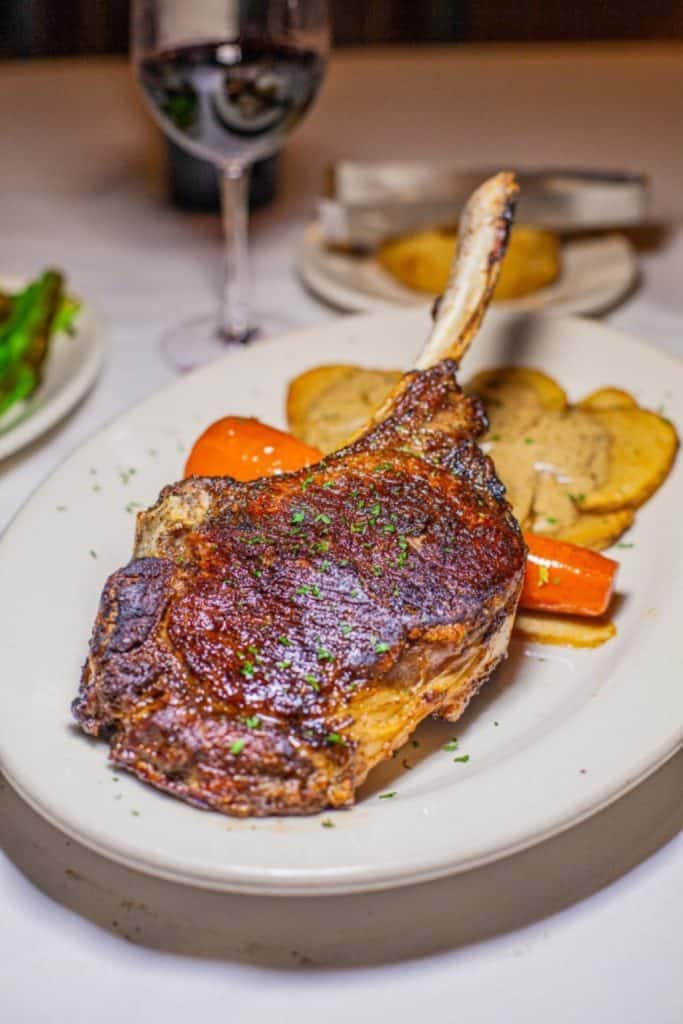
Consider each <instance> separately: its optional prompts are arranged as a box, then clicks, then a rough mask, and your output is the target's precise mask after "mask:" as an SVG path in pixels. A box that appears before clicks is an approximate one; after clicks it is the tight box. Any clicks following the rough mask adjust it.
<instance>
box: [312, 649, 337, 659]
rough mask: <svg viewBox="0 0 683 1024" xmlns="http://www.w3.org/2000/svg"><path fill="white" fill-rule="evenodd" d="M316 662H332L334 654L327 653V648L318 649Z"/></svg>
mask: <svg viewBox="0 0 683 1024" xmlns="http://www.w3.org/2000/svg"><path fill="white" fill-rule="evenodd" d="M316 656H317V658H318V661H334V654H332V651H328V649H327V647H319V648H318V650H317V651H316Z"/></svg>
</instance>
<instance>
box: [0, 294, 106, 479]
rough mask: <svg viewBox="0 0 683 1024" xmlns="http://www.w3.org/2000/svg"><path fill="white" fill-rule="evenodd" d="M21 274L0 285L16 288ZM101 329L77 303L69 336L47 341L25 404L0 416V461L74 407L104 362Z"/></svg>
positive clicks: (95, 318)
mask: <svg viewBox="0 0 683 1024" xmlns="http://www.w3.org/2000/svg"><path fill="white" fill-rule="evenodd" d="M25 283H26V282H25V280H24V279H23V278H18V277H7V276H5V275H3V276H2V277H0V288H1V289H3V290H5V289H7V290H9V291H17V290H18V289H19V288H21V287H23V285H24V284H25ZM104 349H105V342H104V328H103V326H102V323H101V321H100V320H99V318H98V317H97V316H96V314H95V312H94V311H93V309H92V308H91V307H90V306H88V305H87V304H85V303H84V304H83V305H82V306H81V309H80V310H79V311H78V316H77V317H76V322H75V324H74V333H73V334H58V335H57V336H56V337H55V338H53V339H52V340H51V341H50V348H49V350H48V354H47V358H46V360H45V366H44V367H43V379H42V382H41V384H40V386H39V387H38V388H37V389H36V391H34V393H33V394H32V395H31V396H30V398H28V399H27V400H26V401H25V402H21V403H17V405H15V406H12V408H11V409H8V410H7V412H6V413H5V415H4V416H2V417H0V459H3V458H5V456H7V455H12V454H13V453H14V452H16V451H19V449H20V448H23V447H24V446H25V445H27V444H30V442H31V441H35V439H36V438H37V437H40V435H41V434H44V433H45V431H46V430H49V429H50V427H53V426H54V425H55V423H57V422H59V420H61V419H62V417H64V416H66V414H67V413H68V412H71V410H72V409H73V408H74V406H75V405H77V404H78V402H79V401H80V400H81V398H83V396H84V395H85V394H86V393H87V392H88V391H89V390H90V388H91V387H92V385H93V384H94V383H95V379H96V378H97V375H98V373H99V371H100V368H101V366H102V362H103V360H104Z"/></svg>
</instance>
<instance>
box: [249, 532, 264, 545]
mask: <svg viewBox="0 0 683 1024" xmlns="http://www.w3.org/2000/svg"><path fill="white" fill-rule="evenodd" d="M265 543H266V538H265V537H264V536H263V534H262V533H257V534H256V535H255V536H254V537H250V538H249V540H248V541H247V547H249V548H250V547H252V545H253V544H265Z"/></svg>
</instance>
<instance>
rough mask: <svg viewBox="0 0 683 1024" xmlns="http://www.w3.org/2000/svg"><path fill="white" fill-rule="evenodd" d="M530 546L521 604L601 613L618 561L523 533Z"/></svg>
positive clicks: (610, 594)
mask: <svg viewBox="0 0 683 1024" xmlns="http://www.w3.org/2000/svg"><path fill="white" fill-rule="evenodd" d="M524 540H525V541H526V544H527V547H528V549H529V555H528V557H527V565H526V573H525V575H524V585H523V587H522V596H521V598H520V601H519V604H520V607H521V608H530V609H535V610H537V611H547V612H567V613H569V614H571V615H603V614H604V612H605V611H606V610H607V606H608V605H609V602H610V599H611V597H612V591H613V589H614V581H615V578H616V574H617V569H618V568H619V563H618V562H615V561H613V559H611V558H606V557H605V556H604V555H599V554H598V553H597V552H596V551H589V550H588V548H582V547H579V545H578V544H569V543H568V542H567V541H561V540H555V539H554V538H553V537H545V536H541V535H540V534H536V533H525V534H524Z"/></svg>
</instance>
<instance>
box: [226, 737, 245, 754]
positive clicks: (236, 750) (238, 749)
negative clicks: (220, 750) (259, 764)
mask: <svg viewBox="0 0 683 1024" xmlns="http://www.w3.org/2000/svg"><path fill="white" fill-rule="evenodd" d="M246 742H247V741H246V740H245V739H239V740H235V742H234V743H233V744H231V746H230V753H231V754H235V755H237V754H241V753H242V751H243V750H244V746H245V744H246Z"/></svg>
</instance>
